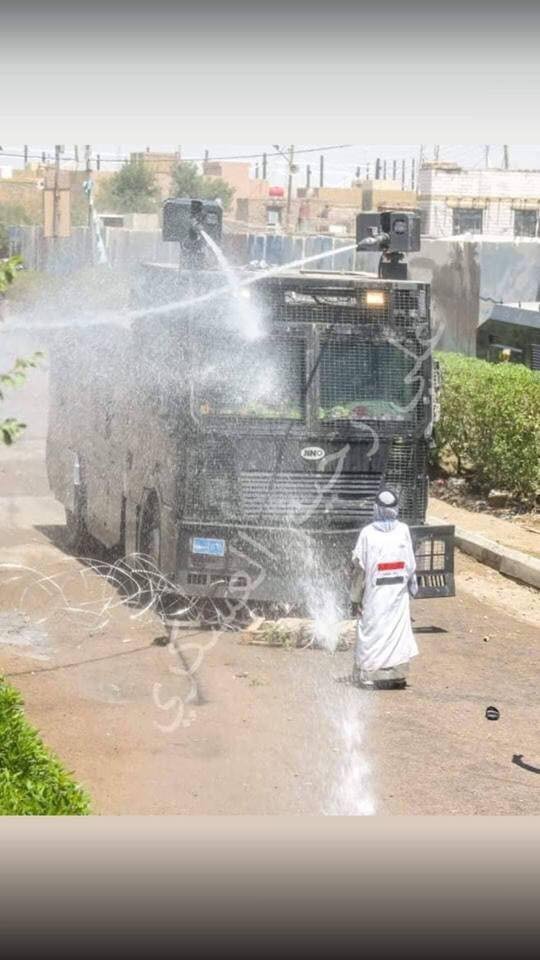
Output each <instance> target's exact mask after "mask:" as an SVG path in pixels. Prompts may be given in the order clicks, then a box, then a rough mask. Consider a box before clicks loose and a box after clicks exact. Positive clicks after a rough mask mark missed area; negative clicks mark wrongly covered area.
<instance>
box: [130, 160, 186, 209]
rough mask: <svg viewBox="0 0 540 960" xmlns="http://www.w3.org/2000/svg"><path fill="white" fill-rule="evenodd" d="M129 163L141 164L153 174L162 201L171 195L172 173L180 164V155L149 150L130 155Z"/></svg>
mask: <svg viewBox="0 0 540 960" xmlns="http://www.w3.org/2000/svg"><path fill="white" fill-rule="evenodd" d="M129 159H130V161H131V163H137V162H138V163H143V164H144V166H145V167H148V169H149V170H150V171H151V173H153V174H154V177H155V178H156V183H157V186H158V189H159V193H160V196H161V199H162V200H166V199H167V197H170V196H171V193H172V173H173V170H174V168H175V166H176V165H177V164H178V163H179V162H180V160H181V157H180V153H153V152H152V151H150V150H146V151H144V153H132V154H130V158H129Z"/></svg>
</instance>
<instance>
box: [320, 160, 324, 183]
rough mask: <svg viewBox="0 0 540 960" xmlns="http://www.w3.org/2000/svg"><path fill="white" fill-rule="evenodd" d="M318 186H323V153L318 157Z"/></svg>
mask: <svg viewBox="0 0 540 960" xmlns="http://www.w3.org/2000/svg"><path fill="white" fill-rule="evenodd" d="M319 186H320V187H324V154H323V153H321V155H320V157H319Z"/></svg>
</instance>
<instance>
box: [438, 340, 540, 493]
mask: <svg viewBox="0 0 540 960" xmlns="http://www.w3.org/2000/svg"><path fill="white" fill-rule="evenodd" d="M438 359H439V361H440V363H441V372H442V391H441V420H440V422H439V424H438V426H437V431H436V442H437V447H436V451H435V458H436V461H437V463H438V464H441V461H442V460H444V458H445V457H447V456H448V454H449V453H450V454H451V455H452V456H453V457H454V458H455V462H456V465H457V471H458V473H467V474H468V475H469V477H470V479H471V481H472V484H473V486H475V487H476V488H477V489H478V490H481V491H487V490H488V489H490V488H492V487H496V488H498V489H502V490H506V491H508V492H509V493H511V494H513V495H515V496H519V497H525V498H528V499H532V498H533V497H534V496H535V494H536V493H537V492H538V490H539V489H540V466H539V464H540V374H538V373H536V372H534V371H532V370H529V368H528V367H525V366H523V364H510V363H487V362H486V361H485V360H476V359H473V358H471V357H463V356H460V355H458V354H452V353H441V354H439V355H438Z"/></svg>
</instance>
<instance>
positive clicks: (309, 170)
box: [306, 163, 311, 190]
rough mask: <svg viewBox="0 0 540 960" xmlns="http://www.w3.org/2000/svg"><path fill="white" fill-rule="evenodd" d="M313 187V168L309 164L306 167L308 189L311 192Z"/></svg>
mask: <svg viewBox="0 0 540 960" xmlns="http://www.w3.org/2000/svg"><path fill="white" fill-rule="evenodd" d="M310 186H311V167H310V165H309V163H308V165H307V167H306V189H307V190H309V188H310Z"/></svg>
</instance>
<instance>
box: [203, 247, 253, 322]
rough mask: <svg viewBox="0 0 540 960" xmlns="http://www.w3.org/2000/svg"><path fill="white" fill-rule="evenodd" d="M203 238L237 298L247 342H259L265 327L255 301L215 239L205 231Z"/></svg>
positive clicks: (239, 318) (239, 315) (239, 317)
mask: <svg viewBox="0 0 540 960" xmlns="http://www.w3.org/2000/svg"><path fill="white" fill-rule="evenodd" d="M201 236H202V237H203V239H204V241H205V243H207V244H208V246H209V247H210V249H211V250H212V253H213V254H214V255H215V257H216V260H217V262H218V263H219V265H220V267H221V268H222V269H223V272H224V274H225V276H226V277H227V279H228V281H229V285H230V288H231V290H232V292H233V294H234V296H235V298H236V303H237V307H238V313H237V315H238V320H239V321H240V328H241V332H242V334H243V335H244V336H245V337H246V339H247V340H257V339H258V338H259V337H260V336H262V333H263V327H262V322H261V317H260V315H259V313H258V311H257V309H256V307H255V305H254V304H253V301H252V300H251V299H250V297H249V290H244V289H242V284H241V283H240V278H239V277H238V274H237V273H236V271H235V270H234V268H233V267H232V266H231V264H230V263H229V261H228V260H227V257H226V256H225V254H224V253H223V250H222V249H221V247H220V246H219V244H217V243H216V241H215V240H214V239H213V237H210V236H209V235H208V234H207V233H206V231H205V230H201Z"/></svg>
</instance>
